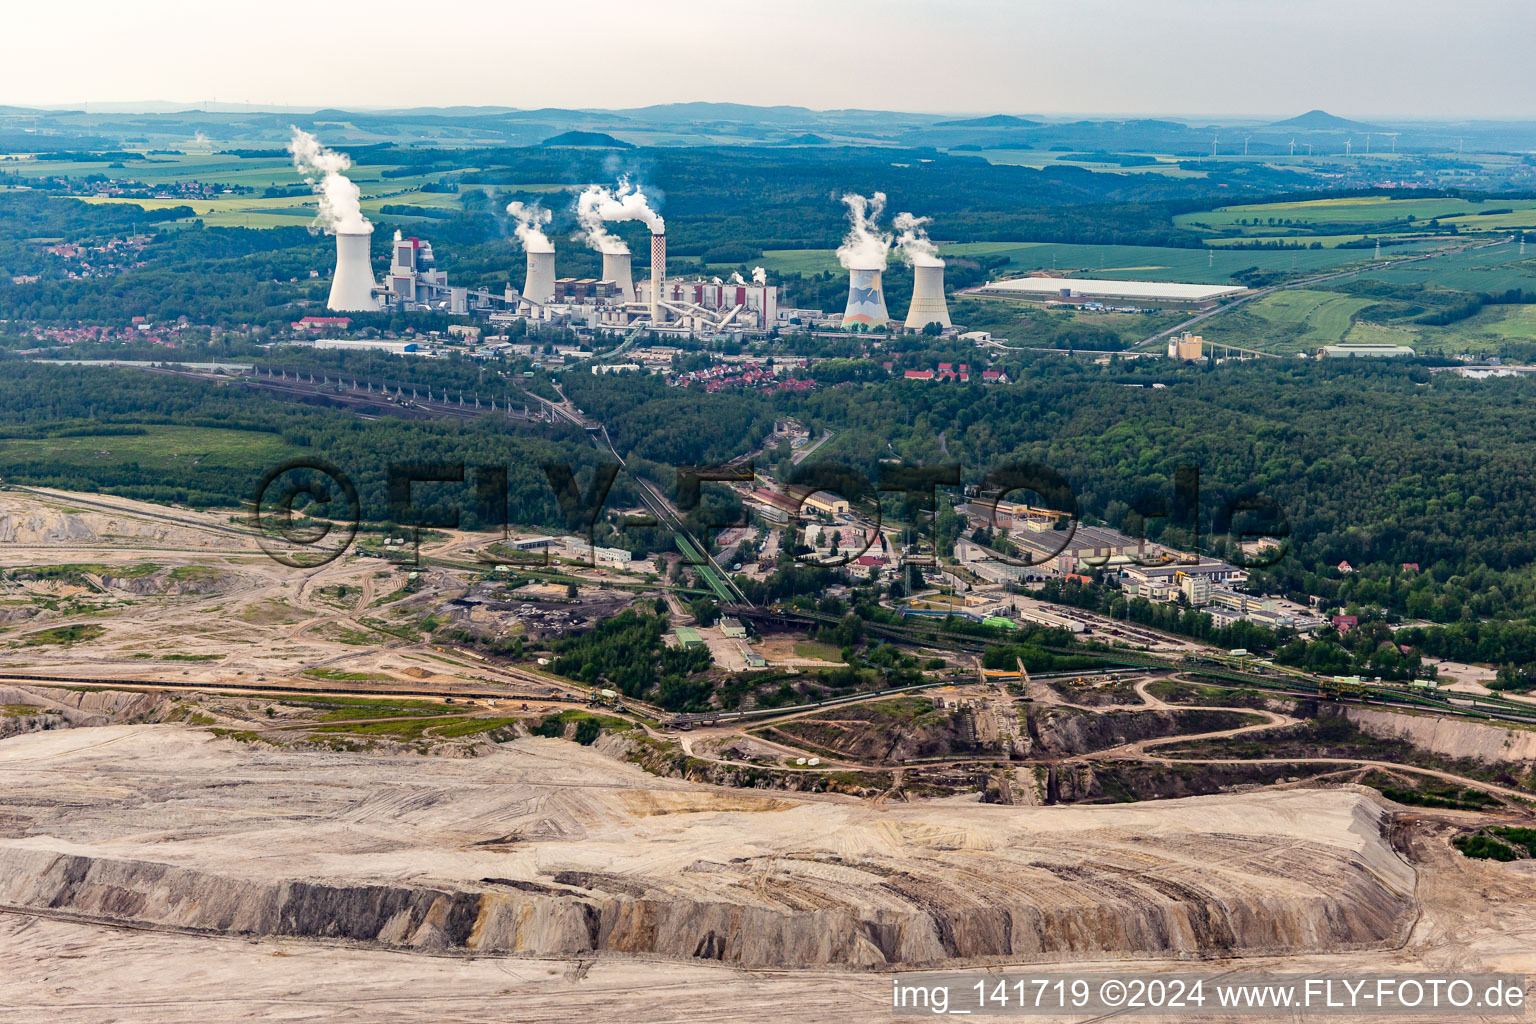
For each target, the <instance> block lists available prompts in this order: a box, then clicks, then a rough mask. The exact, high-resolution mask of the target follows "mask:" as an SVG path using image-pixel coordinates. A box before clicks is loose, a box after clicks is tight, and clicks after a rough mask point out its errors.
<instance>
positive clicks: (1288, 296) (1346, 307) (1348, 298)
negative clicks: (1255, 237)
mask: <svg viewBox="0 0 1536 1024" xmlns="http://www.w3.org/2000/svg"><path fill="white" fill-rule="evenodd" d="M1374 304H1375V303H1374V302H1373V301H1372V300H1371V299H1363V298H1359V297H1357V296H1353V295H1343V294H1340V293H1338V292H1325V291H1312V290H1310V289H1306V288H1292V289H1287V290H1285V291H1280V292H1275V293H1273V294H1271V295H1266V296H1264V297H1263V298H1262V299H1257V300H1255V301H1253V302H1250V303H1248V304H1246V305H1244V306H1242V307H1240V308H1238V309H1236V310H1233V311H1232V312H1230V313H1227V314H1225V315H1223V316H1219V317H1215V318H1213V319H1211V320H1208V321H1206V322H1205V323H1204V324H1202V325H1201V329H1200V333H1201V334H1202V335H1203V336H1204V337H1205V338H1206V339H1207V340H1208V341H1213V342H1218V343H1221V344H1227V345H1238V346H1241V347H1243V348H1256V349H1263V350H1265V351H1270V352H1311V351H1313V350H1315V349H1316V348H1317V347H1318V346H1320V345H1332V344H1336V343H1337V342H1340V341H1342V340H1344V338H1345V336H1346V335H1347V334H1349V332H1350V329H1351V327H1352V326H1353V325H1354V321H1355V317H1356V316H1357V315H1358V314H1359V313H1360V311H1361V310H1363V309H1366V308H1367V307H1369V306H1372V305H1374Z"/></svg>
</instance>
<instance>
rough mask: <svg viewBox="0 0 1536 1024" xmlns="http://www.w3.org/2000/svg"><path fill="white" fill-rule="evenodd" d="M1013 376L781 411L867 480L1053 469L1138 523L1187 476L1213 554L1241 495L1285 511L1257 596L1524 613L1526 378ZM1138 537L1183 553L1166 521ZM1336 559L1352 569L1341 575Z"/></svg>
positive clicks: (1473, 613) (1529, 427)
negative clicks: (937, 468) (886, 466)
mask: <svg viewBox="0 0 1536 1024" xmlns="http://www.w3.org/2000/svg"><path fill="white" fill-rule="evenodd" d="M1013 371H1014V375H1015V377H1016V379H1017V383H1016V384H1015V385H1014V386H1011V387H1007V388H996V387H983V386H981V385H979V384H971V385H969V386H967V385H955V384H950V385H933V384H928V383H925V382H905V381H888V382H883V383H877V384H865V385H855V386H849V387H837V388H828V389H825V390H821V391H818V392H814V393H811V394H809V395H799V396H794V397H785V398H782V399H780V401H779V405H780V408H781V409H782V410H783V412H784V413H785V414H787V415H793V416H796V417H798V418H800V419H801V420H802V421H803V422H806V423H807V424H809V425H811V426H812V427H813V429H818V430H819V429H822V428H827V429H832V430H834V431H835V432H836V436H835V437H834V438H833V440H832V441H831V442H830V443H829V444H828V445H827V446H826V448H824V449H822V451H820V452H818V458H819V459H824V460H827V461H837V462H843V463H846V464H848V465H850V466H851V467H853V468H854V469H855V470H856V471H857V472H858V473H859V474H861V475H863V476H865V477H866V478H867V479H874V477H875V474H876V472H877V467H878V463H879V462H880V460H881V459H883V458H888V457H889V456H890V455H891V453H892V452H894V453H896V454H898V455H900V456H901V457H902V458H903V459H905V460H906V461H908V462H914V463H923V464H939V463H943V462H947V461H954V462H958V463H959V464H960V466H961V467H962V471H963V473H964V478H965V480H966V481H967V482H968V483H972V484H974V483H977V482H979V481H981V480H982V478H983V477H984V475H985V474H986V473H987V472H988V470H989V469H991V468H993V467H996V466H1000V465H1002V464H1004V463H1005V462H1007V461H1008V460H1010V459H1028V460H1032V461H1036V462H1042V463H1045V464H1046V465H1049V466H1052V467H1054V468H1056V469H1058V470H1059V471H1060V472H1061V473H1062V474H1063V475H1064V476H1065V477H1066V478H1067V479H1068V480H1069V481H1070V482H1071V483H1072V485H1073V488H1074V490H1075V491H1076V494H1077V498H1078V501H1079V504H1080V507H1081V508H1082V509H1083V510H1084V512H1085V513H1086V514H1088V515H1090V516H1094V517H1097V518H1100V519H1102V520H1104V521H1106V522H1108V523H1109V524H1110V525H1113V526H1129V527H1131V528H1133V529H1134V528H1135V527H1136V525H1137V517H1135V516H1133V514H1132V509H1133V506H1136V505H1137V504H1138V503H1145V502H1146V501H1147V500H1149V499H1154V498H1156V497H1157V496H1159V495H1162V496H1171V495H1172V488H1173V483H1172V481H1173V476H1174V473H1175V472H1176V470H1177V467H1179V466H1181V465H1189V466H1197V467H1199V471H1200V499H1201V506H1202V532H1203V533H1204V534H1205V536H1206V537H1207V538H1208V541H1207V543H1209V538H1210V537H1211V534H1212V529H1213V525H1219V524H1220V515H1219V513H1220V510H1221V509H1222V508H1224V507H1225V506H1227V504H1228V503H1229V502H1232V501H1235V500H1237V499H1238V498H1239V497H1241V496H1243V495H1244V494H1245V493H1246V494H1260V495H1263V496H1265V497H1267V498H1269V499H1272V501H1273V502H1274V503H1275V504H1276V505H1278V507H1279V508H1280V510H1282V511H1283V513H1284V516H1285V518H1286V520H1288V523H1289V529H1290V536H1291V545H1292V556H1291V557H1289V558H1287V559H1285V560H1283V561H1282V562H1280V563H1279V564H1278V565H1276V566H1274V567H1272V568H1270V569H1268V570H1266V571H1263V572H1260V573H1257V574H1256V576H1255V579H1256V582H1257V583H1259V584H1260V585H1261V586H1264V587H1266V588H1269V589H1271V590H1273V591H1278V592H1289V593H1294V594H1297V595H1305V594H1317V595H1320V596H1323V597H1325V598H1327V599H1329V600H1331V601H1334V602H1336V603H1339V604H1348V603H1350V602H1358V603H1362V604H1381V605H1383V606H1385V607H1389V608H1392V609H1394V610H1397V611H1399V612H1401V613H1402V614H1404V615H1407V616H1412V617H1422V618H1428V619H1431V620H1435V621H1442V622H1455V621H1459V620H1461V619H1463V618H1467V617H1470V618H1482V617H1505V616H1512V615H1525V614H1530V613H1532V612H1533V611H1536V572H1533V569H1532V565H1533V558H1536V533H1533V530H1532V524H1533V523H1536V498H1533V497H1532V494H1533V484H1536V465H1533V457H1532V455H1531V451H1532V447H1531V446H1532V443H1533V442H1536V416H1533V413H1536V389H1533V386H1532V384H1531V383H1530V382H1528V381H1525V380H1523V379H1510V380H1497V381H1483V382H1471V381H1466V380H1462V379H1461V378H1458V377H1455V376H1452V375H1448V374H1447V375H1440V374H1430V373H1427V372H1425V370H1424V368H1422V367H1417V366H1411V365H1386V364H1377V365H1372V366H1361V365H1354V366H1339V365H1336V364H1330V363H1312V362H1306V363H1300V362H1297V363H1278V362H1263V363H1249V364H1243V365H1233V366H1225V367H1221V368H1219V369H1215V370H1209V371H1198V370H1193V369H1170V368H1168V367H1166V365H1162V366H1157V367H1145V366H1143V367H1137V366H1126V367H1123V368H1117V367H1109V368H1096V367H1085V366H1083V365H1082V364H1079V363H1074V362H1071V361H1069V360H1061V359H1055V360H1051V359H1047V360H1044V361H1036V362H1033V363H1029V364H1022V363H1021V364H1018V365H1015V366H1014V367H1013ZM1154 381H1155V382H1159V383H1161V382H1166V383H1167V387H1166V388H1163V389H1154V388H1152V387H1150V386H1146V385H1150V384H1151V383H1153V382H1154ZM1132 384H1141V385H1144V386H1141V387H1130V386H1127V385H1132ZM1144 507H1150V506H1145V505H1144ZM1146 529H1147V533H1148V535H1149V536H1152V537H1154V538H1161V539H1165V540H1167V541H1168V542H1170V543H1174V544H1180V545H1188V544H1191V543H1192V542H1193V538H1192V536H1190V532H1189V531H1188V530H1187V529H1183V528H1180V527H1178V526H1176V525H1174V526H1170V525H1169V524H1168V523H1167V521H1166V520H1162V519H1149V520H1147V521H1146ZM1345 560H1347V561H1349V562H1350V563H1352V564H1353V565H1354V566H1357V567H1363V568H1365V571H1362V572H1358V573H1352V574H1341V573H1340V572H1338V571H1337V569H1336V568H1335V567H1336V566H1337V565H1338V563H1339V562H1341V561H1345ZM1403 563H1414V564H1417V565H1418V566H1419V568H1418V569H1417V570H1414V569H1410V568H1403V567H1402V566H1403Z"/></svg>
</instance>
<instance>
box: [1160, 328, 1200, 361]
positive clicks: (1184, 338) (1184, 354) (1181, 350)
mask: <svg viewBox="0 0 1536 1024" xmlns="http://www.w3.org/2000/svg"><path fill="white" fill-rule="evenodd" d="M1204 355H1205V339H1204V338H1203V337H1201V336H1200V335H1198V334H1190V333H1189V332H1188V331H1185V332H1184V333H1183V334H1180V335H1178V336H1177V337H1169V339H1168V358H1169V359H1178V360H1180V361H1183V362H1188V361H1191V360H1193V361H1195V362H1199V361H1200V359H1201V358H1203V357H1204Z"/></svg>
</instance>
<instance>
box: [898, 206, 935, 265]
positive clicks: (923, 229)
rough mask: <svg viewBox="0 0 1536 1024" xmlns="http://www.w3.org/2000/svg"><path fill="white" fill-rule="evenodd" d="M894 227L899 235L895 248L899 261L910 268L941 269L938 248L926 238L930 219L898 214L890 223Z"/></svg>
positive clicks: (931, 220)
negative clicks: (898, 253)
mask: <svg viewBox="0 0 1536 1024" xmlns="http://www.w3.org/2000/svg"><path fill="white" fill-rule="evenodd" d="M892 223H893V224H895V225H896V230H897V231H898V232H899V234H898V235H897V236H896V248H897V249H898V250H899V251H900V252H901V260H902V262H903V263H905V264H907V265H908V266H910V267H942V266H943V265H944V261H943V260H941V259H939V247H938V246H936V245H934V244H933V240H932V239H930V238H929V237H928V225H929V224H931V223H933V218H931V217H918V216H916V215H914V214H910V213H898V214H897V215H896V219H895V220H894V221H892Z"/></svg>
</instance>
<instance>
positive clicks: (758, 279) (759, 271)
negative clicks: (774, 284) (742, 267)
mask: <svg viewBox="0 0 1536 1024" xmlns="http://www.w3.org/2000/svg"><path fill="white" fill-rule="evenodd" d="M752 283H753V284H767V283H768V271H766V270H764V269H763V268H762V267H753V268H752Z"/></svg>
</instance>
